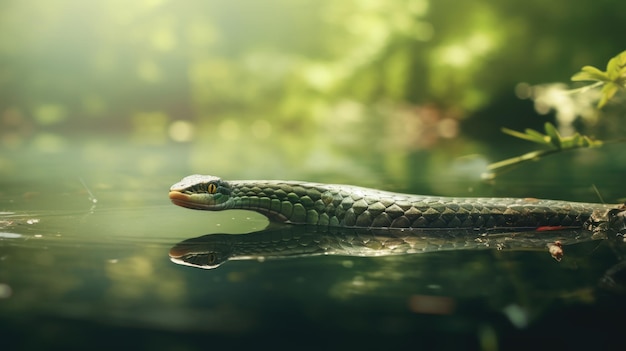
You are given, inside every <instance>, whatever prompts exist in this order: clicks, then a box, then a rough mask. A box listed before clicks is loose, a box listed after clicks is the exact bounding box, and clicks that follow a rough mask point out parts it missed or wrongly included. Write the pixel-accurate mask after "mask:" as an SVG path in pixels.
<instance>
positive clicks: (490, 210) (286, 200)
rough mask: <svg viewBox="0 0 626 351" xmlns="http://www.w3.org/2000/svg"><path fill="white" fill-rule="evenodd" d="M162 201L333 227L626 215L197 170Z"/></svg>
mask: <svg viewBox="0 0 626 351" xmlns="http://www.w3.org/2000/svg"><path fill="white" fill-rule="evenodd" d="M169 198H170V200H171V201H172V202H173V203H174V204H176V205H178V206H182V207H186V208H190V209H195V210H206V211H222V210H229V209H242V210H251V211H255V212H258V213H261V214H263V215H265V216H267V217H268V218H269V220H270V221H271V222H276V223H285V224H292V225H309V226H319V227H339V228H404V229H427V228H431V229H433V228H470V229H476V230H492V229H500V228H508V229H531V230H539V231H542V230H553V229H565V228H574V229H575V228H584V229H587V230H592V231H600V230H603V229H604V228H606V227H611V228H617V227H619V228H618V230H622V228H623V227H624V226H625V224H624V222H625V220H624V219H625V218H626V216H624V212H625V210H626V205H624V204H601V203H586V202H571V201H562V200H547V199H537V198H496V197H491V198H489V197H443V196H429V195H411V194H401V193H394V192H389V191H382V190H376V189H369V188H364V187H358V186H352V185H338V184H322V183H311V182H302V181H281V180H232V181H227V180H223V179H221V178H220V177H216V176H211V175H199V174H195V175H190V176H187V177H184V178H183V179H182V180H181V181H179V182H178V183H176V184H174V185H172V186H171V187H170V190H169Z"/></svg>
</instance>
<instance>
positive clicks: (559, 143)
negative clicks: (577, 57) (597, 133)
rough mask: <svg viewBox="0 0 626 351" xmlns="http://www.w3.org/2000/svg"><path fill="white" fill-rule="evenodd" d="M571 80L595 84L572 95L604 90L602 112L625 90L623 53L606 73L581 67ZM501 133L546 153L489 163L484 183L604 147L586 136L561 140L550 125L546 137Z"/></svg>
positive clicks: (528, 132)
mask: <svg viewBox="0 0 626 351" xmlns="http://www.w3.org/2000/svg"><path fill="white" fill-rule="evenodd" d="M572 80H573V81H594V82H595V83H592V84H590V85H587V86H585V87H583V88H579V89H576V90H572V92H574V93H576V92H581V91H583V90H587V89H591V88H596V87H599V86H603V87H602V91H601V92H600V101H599V102H598V105H597V108H598V109H601V108H602V107H604V106H605V105H606V103H607V102H608V101H609V100H610V99H611V98H613V96H615V94H616V93H617V91H618V90H619V89H624V88H626V51H622V52H621V53H620V54H618V55H617V56H615V57H613V58H611V59H610V60H609V62H608V63H607V65H606V71H601V70H599V69H598V68H596V67H593V66H584V67H583V68H582V69H581V70H580V72H578V73H576V74H574V75H573V76H572ZM502 132H503V133H505V134H508V135H510V136H513V137H515V138H518V139H523V140H527V141H530V142H533V143H537V144H540V145H542V146H546V147H548V149H546V150H536V151H531V152H528V153H526V154H523V155H521V156H517V157H513V158H509V159H506V160H503V161H499V162H495V163H492V164H490V165H488V166H487V170H488V172H487V173H485V174H483V178H485V179H493V178H495V177H496V175H497V174H500V173H502V172H504V171H505V170H509V169H511V168H512V167H515V166H519V165H520V164H522V163H525V162H528V161H537V160H539V159H540V158H542V157H545V156H547V155H550V154H555V153H559V152H562V151H567V150H574V149H580V148H590V147H600V146H602V145H603V144H605V143H606V142H603V141H601V140H593V139H592V138H590V137H589V136H586V135H581V134H580V133H574V134H573V135H571V136H567V137H563V136H561V134H560V133H559V131H558V129H557V128H556V127H555V126H554V125H553V124H552V123H550V122H546V124H545V125H544V132H545V134H543V133H541V132H538V131H536V130H534V129H530V128H527V129H526V130H524V132H523V133H522V132H518V131H515V130H512V129H508V128H502Z"/></svg>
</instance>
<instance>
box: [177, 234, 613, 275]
mask: <svg viewBox="0 0 626 351" xmlns="http://www.w3.org/2000/svg"><path fill="white" fill-rule="evenodd" d="M600 237H602V235H599V234H598V233H595V234H594V233H592V232H590V231H586V230H582V229H566V230H554V231H500V230H498V231H479V230H473V229H364V228H324V227H315V226H289V225H288V226H282V227H278V228H274V229H269V230H263V231H258V232H253V233H249V234H241V235H231V234H209V235H204V236H201V237H197V238H193V239H188V240H185V241H183V242H181V243H179V244H177V245H176V246H174V247H173V248H172V249H171V250H170V253H169V255H170V259H171V260H172V261H173V262H175V263H178V264H181V265H187V266H193V267H199V268H205V269H212V268H216V267H218V266H219V265H221V264H222V263H224V262H226V261H228V260H250V259H253V260H254V259H256V260H259V261H262V260H265V259H269V258H289V257H302V256H317V255H341V256H359V257H366V256H391V255H404V254H415V253H425V252H432V251H445V250H462V249H465V250H467V249H474V250H477V249H489V248H491V249H497V250H505V249H506V250H545V251H546V253H547V252H550V253H551V254H552V255H553V256H555V258H557V259H560V256H562V254H563V252H562V245H567V244H572V243H575V242H582V241H589V240H593V239H598V238H600ZM555 247H556V248H557V249H558V250H556V251H555ZM558 255H560V256H558Z"/></svg>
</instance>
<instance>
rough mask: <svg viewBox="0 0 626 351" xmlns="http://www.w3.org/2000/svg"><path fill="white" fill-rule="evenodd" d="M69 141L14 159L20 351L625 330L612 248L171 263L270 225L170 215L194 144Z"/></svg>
mask: <svg viewBox="0 0 626 351" xmlns="http://www.w3.org/2000/svg"><path fill="white" fill-rule="evenodd" d="M71 145H73V146H75V147H67V148H65V149H63V150H61V151H58V152H55V153H45V152H41V150H37V149H30V148H24V149H20V150H16V151H15V152H12V153H10V154H8V153H7V154H6V155H5V156H4V162H5V165H9V167H8V168H6V169H9V170H12V171H5V177H4V178H3V180H2V183H1V187H0V189H1V192H0V210H1V211H2V213H1V214H0V233H1V234H0V297H1V298H0V328H1V329H0V330H1V331H0V333H1V334H2V339H3V343H5V344H8V345H11V347H12V349H34V348H39V347H41V346H42V345H46V346H47V347H48V348H58V349H74V348H85V347H89V348H91V349H110V348H116V347H122V346H123V347H124V348H130V347H133V348H153V349H180V350H195V349H205V348H207V347H209V346H214V345H227V346H250V347H261V346H262V345H279V346H285V347H288V346H289V345H292V344H291V343H294V342H295V343H298V345H302V344H304V347H325V348H327V347H329V348H335V347H332V346H337V347H351V348H352V347H365V348H370V347H390V346H394V345H395V346H401V345H402V346H408V345H414V346H415V347H417V346H420V347H423V348H431V347H438V348H444V349H459V348H470V349H485V350H493V349H507V348H510V347H517V346H524V347H525V346H529V347H530V346H532V345H536V344H537V342H538V340H539V339H541V341H540V342H541V345H549V346H558V347H573V348H579V347H581V346H589V347H594V348H597V347H598V345H600V346H602V345H610V344H611V343H612V342H614V341H615V340H616V339H617V338H618V335H619V331H620V330H621V327H620V325H621V324H620V323H619V322H613V320H614V319H616V318H620V317H621V316H623V313H624V311H625V310H626V309H625V307H626V305H625V304H624V302H623V295H622V291H620V290H619V289H620V287H619V286H617V287H615V286H609V285H607V284H606V283H603V281H605V280H606V275H607V271H609V270H610V269H611V268H612V267H614V266H615V265H616V264H618V263H619V258H620V255H621V251H620V246H615V245H610V244H609V243H608V242H607V241H589V242H584V243H578V244H574V245H569V246H566V247H565V256H564V258H563V260H562V261H561V262H557V261H556V260H555V259H554V258H552V257H551V256H550V254H549V253H548V252H547V249H534V250H522V251H517V250H506V249H504V250H497V249H495V248H493V249H485V250H459V251H441V252H431V253H425V254H414V255H400V256H384V257H344V256H316V257H298V258H290V259H282V260H280V259H277V260H265V261H263V262H259V261H257V260H247V261H232V262H226V263H225V264H223V265H222V266H220V267H218V268H216V269H213V270H203V269H198V268H193V267H187V266H181V265H177V264H174V263H173V262H171V261H170V259H169V256H168V252H169V250H170V249H171V248H172V247H173V246H174V245H176V244H177V243H179V242H181V241H183V240H186V239H189V238H194V237H198V236H201V235H205V234H213V233H229V234H233V235H236V234H241V233H247V232H252V231H257V230H261V229H262V228H264V227H265V226H266V225H267V224H268V222H267V220H266V219H265V218H264V217H262V216H260V215H258V214H255V213H251V212H246V211H229V212H220V213H207V212H202V211H191V210H188V209H183V208H180V207H177V206H174V205H172V204H170V203H169V200H168V199H167V190H168V188H169V186H170V185H171V184H172V183H174V182H176V181H178V180H179V179H180V178H182V176H184V175H187V174H189V173H193V172H195V171H196V170H195V169H193V167H189V166H188V164H187V163H184V162H180V160H181V159H185V157H186V156H185V155H187V154H188V152H189V150H188V149H186V147H184V146H175V145H162V146H151V147H144V148H142V147H138V146H137V145H136V144H132V143H129V142H124V141H120V142H119V143H108V144H97V143H96V144H93V143H91V142H81V141H74V142H72V144H71ZM103 145H107V147H103ZM90 150H91V151H90ZM94 150H95V151H94ZM226 176H228V175H225V176H224V177H226ZM240 176H241V177H245V175H240ZM287 177H290V176H289V175H288V176H287ZM312 180H317V181H332V179H331V180H327V179H319V177H318V178H316V179H312ZM361 185H371V184H361ZM568 186H569V185H568ZM569 189H571V187H570V188H569ZM394 190H396V189H394ZM404 190H407V191H411V190H414V189H404ZM562 190H563V191H565V189H562ZM511 192H514V190H511ZM616 248H617V251H616ZM620 272H621V271H618V272H617V273H613V272H610V271H609V274H610V275H612V276H613V277H615V278H616V279H618V280H619V278H620V274H621V275H622V276H623V273H620ZM120 340H123V341H120Z"/></svg>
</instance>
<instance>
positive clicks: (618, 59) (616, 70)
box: [606, 51, 626, 82]
mask: <svg viewBox="0 0 626 351" xmlns="http://www.w3.org/2000/svg"><path fill="white" fill-rule="evenodd" d="M625 66H626V51H622V52H621V53H620V54H618V55H616V56H615V57H613V58H612V59H610V60H609V62H608V63H607V64H606V74H607V76H608V77H609V79H610V80H611V81H612V82H616V81H617V80H618V79H620V78H621V75H622V73H623V69H624V67H625Z"/></svg>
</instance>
